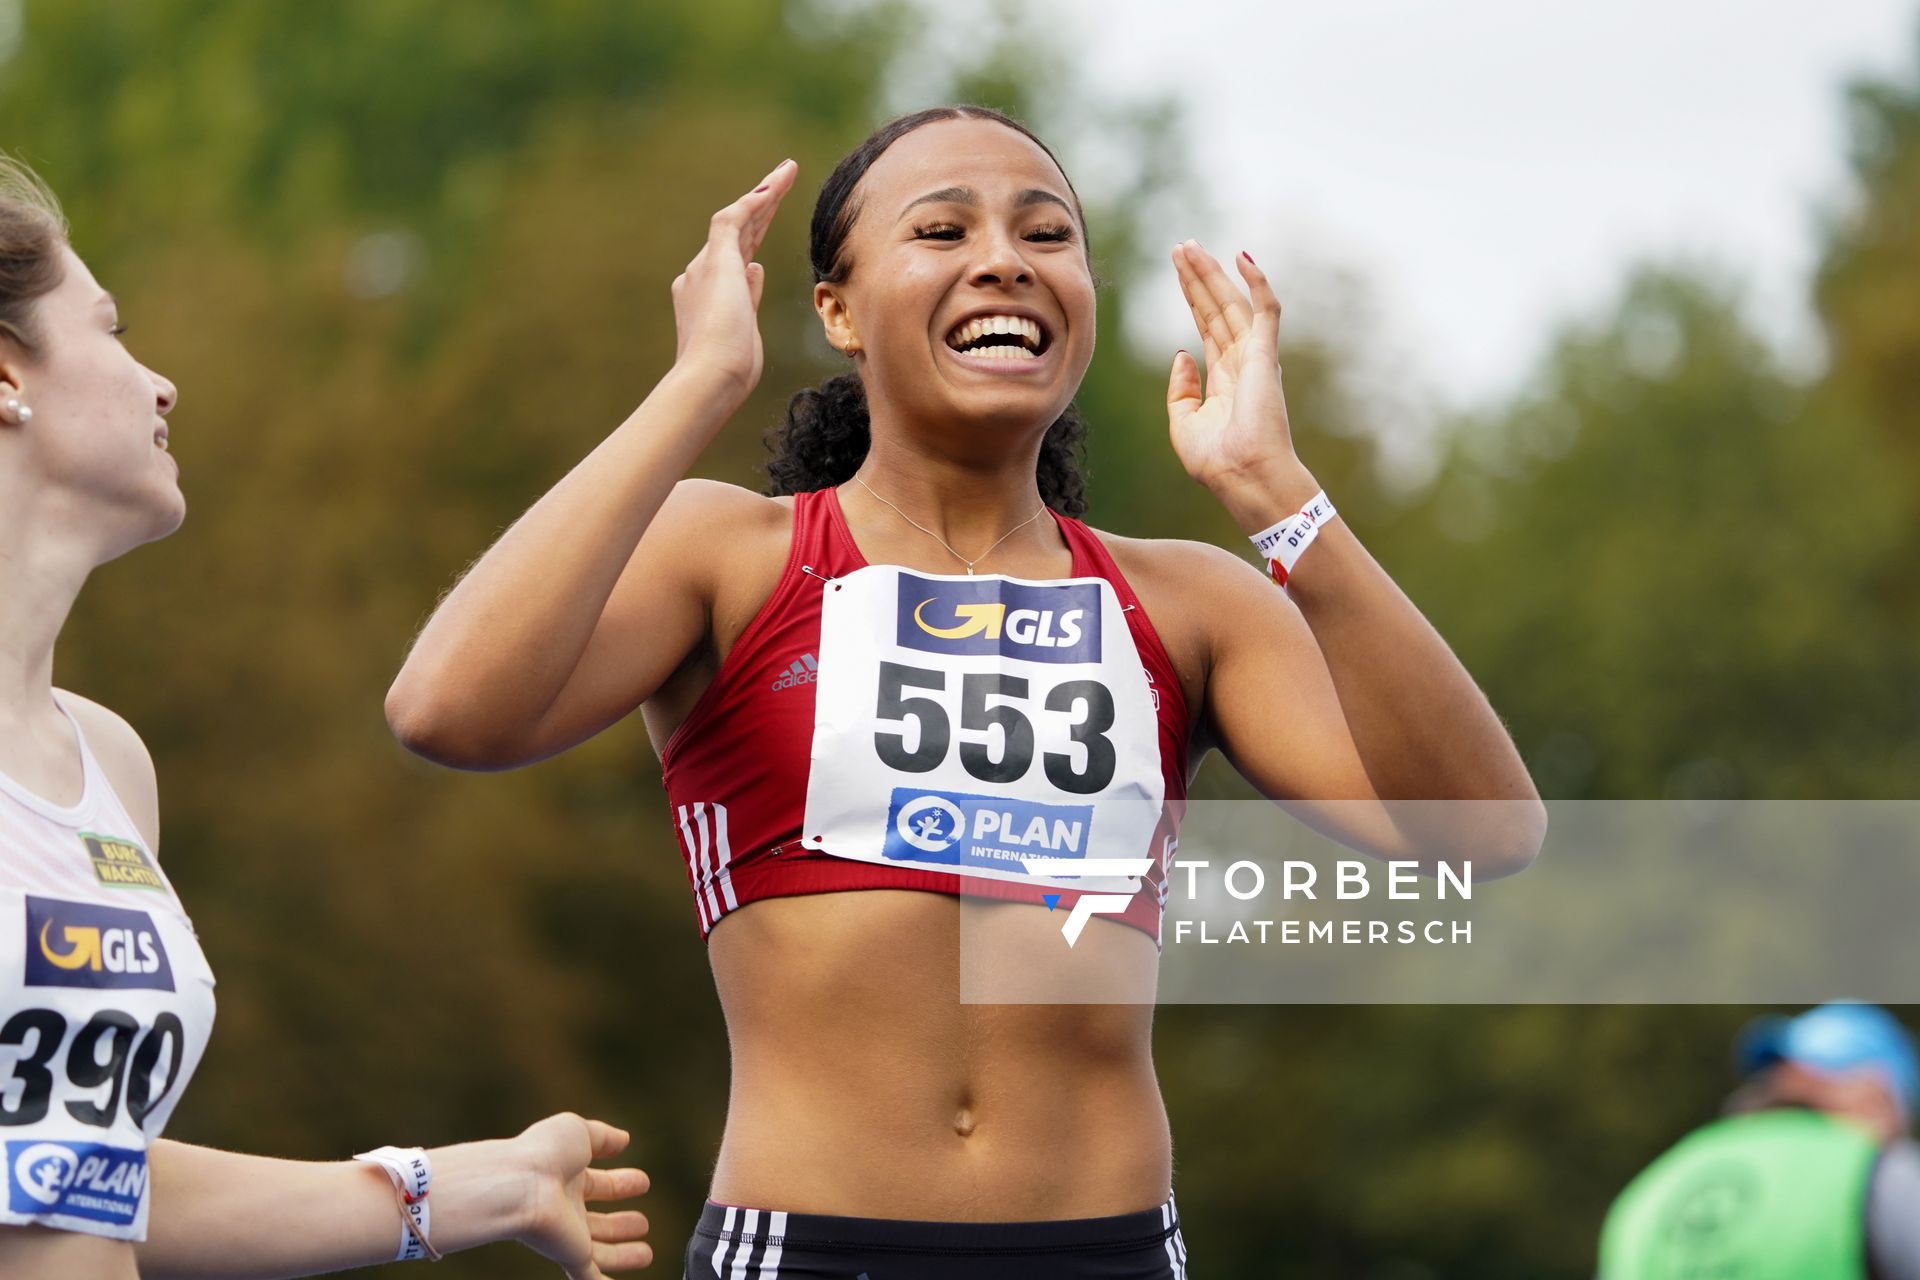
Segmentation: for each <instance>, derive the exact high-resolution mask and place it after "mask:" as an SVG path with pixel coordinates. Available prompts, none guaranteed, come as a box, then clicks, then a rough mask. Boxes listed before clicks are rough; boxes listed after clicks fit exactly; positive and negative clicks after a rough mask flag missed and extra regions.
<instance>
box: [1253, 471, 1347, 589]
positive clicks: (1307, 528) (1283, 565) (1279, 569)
mask: <svg viewBox="0 0 1920 1280" xmlns="http://www.w3.org/2000/svg"><path fill="white" fill-rule="evenodd" d="M1338 514H1340V513H1339V512H1337V511H1335V510H1334V509H1333V503H1332V502H1331V501H1329V500H1328V498H1327V491H1326V490H1325V489H1322V490H1321V491H1320V492H1318V493H1316V494H1314V495H1313V497H1311V498H1309V499H1308V500H1307V503H1306V505H1305V506H1303V507H1301V508H1300V510H1299V511H1297V512H1295V513H1294V514H1293V515H1290V516H1287V517H1285V518H1283V519H1280V520H1276V521H1274V522H1273V523H1272V524H1270V525H1268V526H1267V527H1266V528H1264V529H1262V530H1261V531H1260V532H1259V533H1256V534H1254V535H1253V545H1254V547H1255V548H1256V549H1257V550H1258V551H1259V552H1260V554H1261V555H1262V556H1264V557H1265V558H1266V560H1267V572H1268V574H1269V576H1271V577H1272V578H1273V580H1274V581H1275V582H1277V583H1279V584H1280V585H1281V586H1283V587H1284V586H1286V585H1287V578H1288V576H1289V575H1290V574H1292V573H1293V566H1294V565H1296V564H1298V563H1300V557H1301V555H1302V554H1303V553H1304V552H1305V551H1306V549H1307V548H1308V547H1310V546H1312V545H1313V540H1314V539H1315V538H1316V537H1318V536H1319V535H1320V526H1321V525H1323V524H1326V523H1327V522H1328V521H1329V520H1332V519H1333V518H1334V517H1335V516H1336V515H1338Z"/></svg>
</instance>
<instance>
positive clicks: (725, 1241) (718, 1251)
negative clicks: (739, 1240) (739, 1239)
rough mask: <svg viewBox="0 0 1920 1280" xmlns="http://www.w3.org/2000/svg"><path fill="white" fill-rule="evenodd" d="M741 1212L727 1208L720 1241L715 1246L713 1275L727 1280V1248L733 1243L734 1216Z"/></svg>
mask: <svg viewBox="0 0 1920 1280" xmlns="http://www.w3.org/2000/svg"><path fill="white" fill-rule="evenodd" d="M738 1212H740V1211H739V1210H738V1209H736V1208H734V1207H733V1206H732V1205H728V1206H727V1216H726V1217H725V1218H722V1219H721V1220H720V1239H719V1240H718V1241H716V1242H715V1243H714V1246H713V1274H715V1275H716V1276H719V1277H720V1278H721V1280H726V1275H727V1272H726V1265H727V1246H728V1245H730V1244H732V1243H733V1215H734V1214H736V1213H738Z"/></svg>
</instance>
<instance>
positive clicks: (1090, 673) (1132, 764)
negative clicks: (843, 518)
mask: <svg viewBox="0 0 1920 1280" xmlns="http://www.w3.org/2000/svg"><path fill="white" fill-rule="evenodd" d="M821 590H822V593H823V596H824V598H823V600H822V607H821V612H820V651H819V658H820V671H819V677H818V684H817V685H816V700H815V707H816V710H815V714H814V727H813V748H812V753H811V766H810V769H809V772H808V775H807V808H806V819H805V827H804V830H803V831H802V833H801V834H802V839H803V841H804V844H805V847H807V848H809V849H817V850H819V851H820V852H822V853H827V854H831V855H833V856H835V857H840V858H853V859H857V860H859V861H862V862H873V863H878V864H880V865H882V866H893V867H914V868H918V869H921V870H926V871H941V872H948V873H953V874H958V875H963V876H977V877H984V878H987V879H994V880H1008V881H1017V882H1022V883H1030V884H1036V885H1046V886H1049V887H1058V888H1068V889H1079V890H1088V889H1097V890H1100V891H1103V892H1124V893H1130V892H1132V891H1134V890H1135V889H1136V888H1137V887H1138V881H1137V880H1132V879H1125V878H1116V877H1113V876H1100V877H1093V876H1081V877H1073V876H1070V875H1066V874H1064V873H1061V872H1059V871H1058V870H1057V869H1056V870H1055V871H1054V872H1053V874H1051V875H1039V874H1035V873H1033V872H1031V871H1029V869H1028V866H1027V861H1026V860H1027V859H1028V858H1045V859H1063V858H1064V859H1086V858H1098V859H1112V858H1127V859H1138V858H1142V857H1146V856H1148V855H1149V852H1150V845H1151V842H1152V835H1153V830H1154V827H1155V825H1156V824H1157V823H1158V822H1159V820H1160V811H1161V805H1162V801H1163V800H1164V798H1165V791H1166V782H1165V779H1164V777H1163V776H1162V774H1161V771H1160V737H1159V734H1160V728H1159V722H1158V719H1157V717H1156V715H1155V712H1154V701H1153V694H1152V692H1151V690H1150V688H1149V686H1148V683H1147V675H1146V672H1145V670H1144V668H1143V667H1142V665H1141V662H1140V654H1139V651H1138V649H1137V648H1136V647H1135V646H1134V643H1133V634H1132V632H1131V631H1130V630H1129V628H1128V626H1127V621H1126V617H1125V615H1124V614H1123V613H1122V611H1121V607H1120V601H1119V597H1118V596H1117V595H1116V594H1115V593H1114V589H1113V585H1112V584H1111V583H1109V582H1108V581H1107V580H1106V579H1104V578H1064V579H1056V580H1046V581H1035V580H1030V579H1022V578H1009V577H1005V576H1003V575H999V574H983V575H980V576H977V577H976V576H968V575H964V574H962V575H939V574H924V573H916V572H914V571H912V570H908V569H903V568H901V567H900V566H898V565H866V566H864V567H862V568H860V569H856V570H855V571H854V572H852V573H850V574H847V575H846V576H845V577H840V578H835V579H833V580H832V581H831V582H828V583H826V584H824V585H823V587H822V588H821Z"/></svg>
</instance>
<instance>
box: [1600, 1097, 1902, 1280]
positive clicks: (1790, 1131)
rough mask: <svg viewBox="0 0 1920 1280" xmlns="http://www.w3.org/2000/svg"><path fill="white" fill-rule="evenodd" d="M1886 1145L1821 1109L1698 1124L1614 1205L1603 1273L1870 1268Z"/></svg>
mask: <svg viewBox="0 0 1920 1280" xmlns="http://www.w3.org/2000/svg"><path fill="white" fill-rule="evenodd" d="M1878 1155H1879V1147H1878V1145H1877V1144H1876V1143H1875V1142H1874V1140H1873V1139H1872V1138H1871V1137H1869V1136H1868V1135H1867V1134H1865V1133H1863V1132H1861V1131H1860V1130H1858V1129H1856V1128H1854V1127H1852V1126H1850V1125H1847V1124H1844V1123H1842V1122H1841V1121H1838V1120H1834V1119H1832V1118H1831V1117H1829V1116H1825V1115H1822V1114H1820V1113H1819V1112H1815V1111H1802V1110H1776V1111H1760V1112H1754V1113H1752V1114H1750V1115H1741V1116H1731V1117H1728V1118H1726V1119H1724V1120H1717V1121H1715V1122H1714V1123H1712V1124H1709V1125H1706V1126H1704V1127H1702V1128H1699V1129H1696V1130H1694V1131H1693V1132H1692V1133H1690V1134H1688V1135H1687V1136H1686V1137H1685V1138H1682V1139H1681V1140H1680V1141H1679V1143H1677V1144H1676V1145H1675V1146H1674V1147H1673V1148H1672V1149H1671V1150H1669V1151H1668V1152H1667V1153H1666V1154H1665V1155H1662V1156H1661V1157H1660V1158H1659V1159H1657V1160H1655V1161H1654V1162H1653V1163H1652V1164H1650V1165H1648V1166H1647V1168H1646V1169H1645V1170H1643V1171H1642V1172H1641V1174H1640V1176H1639V1177H1637V1178H1635V1179H1634V1180H1633V1181H1632V1182H1631V1183H1630V1184H1628V1186H1627V1189H1626V1190H1625V1191H1623V1192H1621V1193H1620V1198H1619V1199H1618V1200H1615V1201H1614V1203H1613V1208H1612V1209H1611V1210H1609V1211H1608V1214H1607V1221H1606V1226H1605V1227H1604V1228H1603V1230H1602V1232H1601V1237H1600V1280H1862V1278H1863V1277H1865V1276H1866V1274H1867V1240H1866V1219H1867V1212H1866V1204H1867V1188H1868V1184H1869V1182H1870V1180H1871V1179H1872V1176H1873V1166H1874V1161H1875V1159H1876V1158H1877V1157H1878Z"/></svg>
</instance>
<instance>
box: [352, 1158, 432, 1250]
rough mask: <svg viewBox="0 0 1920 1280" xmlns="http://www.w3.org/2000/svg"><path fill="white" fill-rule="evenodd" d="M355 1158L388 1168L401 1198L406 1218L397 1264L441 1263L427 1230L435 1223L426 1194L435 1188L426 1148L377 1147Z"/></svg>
mask: <svg viewBox="0 0 1920 1280" xmlns="http://www.w3.org/2000/svg"><path fill="white" fill-rule="evenodd" d="M354 1159H355V1160H365V1161H366V1162H367V1163H369V1164H377V1165H379V1166H380V1167H381V1168H382V1169H385V1170H386V1171H387V1177H388V1179H389V1180H390V1181H392V1183H393V1189H394V1190H395V1191H396V1192H398V1193H399V1195H400V1207H401V1212H402V1213H404V1214H405V1215H406V1216H405V1219H404V1220H403V1221H402V1222H401V1224H400V1251H399V1252H398V1253H397V1254H395V1255H394V1261H395V1262H411V1261H413V1260H415V1259H417V1258H433V1259H434V1260H435V1261H438V1260H439V1256H440V1255H439V1251H438V1250H436V1249H434V1247H433V1246H432V1245H431V1244H429V1243H428V1242H427V1231H428V1228H429V1225H430V1224H431V1222H432V1210H431V1209H430V1208H429V1207H428V1205H427V1191H428V1189H429V1188H430V1187H431V1186H432V1185H433V1161H432V1160H430V1159H428V1158H427V1153H426V1149H425V1148H423V1147H377V1148H375V1149H374V1150H372V1151H363V1152H361V1153H360V1154H359V1155H357V1156H355V1157H354Z"/></svg>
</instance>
